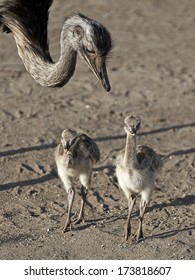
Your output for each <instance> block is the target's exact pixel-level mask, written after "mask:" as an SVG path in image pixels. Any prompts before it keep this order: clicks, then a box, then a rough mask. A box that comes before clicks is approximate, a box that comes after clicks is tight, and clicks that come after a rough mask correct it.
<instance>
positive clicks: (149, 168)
mask: <svg viewBox="0 0 195 280" xmlns="http://www.w3.org/2000/svg"><path fill="white" fill-rule="evenodd" d="M124 124H125V126H124V129H125V132H126V134H127V136H126V144H125V149H124V150H123V151H121V152H120V153H119V154H118V156H117V158H116V176H117V178H118V183H119V186H120V188H121V189H122V190H123V192H124V194H125V196H126V198H127V199H128V205H129V214H128V218H127V223H126V226H125V239H126V240H127V239H128V238H129V236H130V234H131V226H130V217H131V213H132V210H133V206H134V204H135V199H136V196H137V194H140V195H141V201H140V222H139V227H138V231H137V234H136V239H137V240H139V239H140V238H143V231H142V221H143V216H144V213H145V209H146V206H147V204H148V202H149V200H150V196H151V193H152V191H153V189H154V182H155V178H156V175H157V174H158V172H159V171H160V170H161V168H162V160H161V158H160V156H159V155H158V154H157V153H156V152H155V151H154V150H153V149H152V148H150V147H148V146H137V144H136V134H137V131H138V130H139V128H140V124H141V119H140V118H139V117H138V116H127V117H126V118H125V120H124Z"/></svg>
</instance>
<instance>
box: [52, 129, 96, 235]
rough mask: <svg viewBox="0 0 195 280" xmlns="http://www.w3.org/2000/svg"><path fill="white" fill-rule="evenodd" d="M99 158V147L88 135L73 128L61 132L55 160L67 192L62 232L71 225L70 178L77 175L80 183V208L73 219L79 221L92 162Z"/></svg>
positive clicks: (89, 180)
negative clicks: (64, 221) (77, 214)
mask: <svg viewBox="0 0 195 280" xmlns="http://www.w3.org/2000/svg"><path fill="white" fill-rule="evenodd" d="M99 158H100V152H99V148H98V146H97V144H96V143H95V142H94V141H93V139H91V138H90V137H89V136H88V135H86V134H84V133H77V132H76V130H73V129H66V130H64V131H63V132H62V138H61V142H60V143H59V145H58V146H57V147H56V150H55V161H56V165H57V169H58V174H59V177H60V179H61V180H62V182H63V184H64V187H65V189H66V191H67V193H68V216H67V219H66V223H65V226H64V229H63V230H64V232H65V231H66V230H67V228H68V227H69V226H70V227H71V225H72V221H71V210H72V204H73V201H74V195H75V190H74V186H73V180H72V179H73V178H77V177H78V178H79V180H80V183H81V209H80V213H79V216H78V219H76V221H74V223H79V222H80V221H82V220H83V216H84V204H85V201H86V196H87V191H88V188H89V187H90V183H91V174H92V168H93V164H94V163H96V162H97V161H98V160H99Z"/></svg>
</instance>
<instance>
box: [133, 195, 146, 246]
mask: <svg viewBox="0 0 195 280" xmlns="http://www.w3.org/2000/svg"><path fill="white" fill-rule="evenodd" d="M146 206H147V203H146V201H145V200H144V199H143V198H141V201H140V217H139V227H138V231H137V237H136V239H137V240H139V239H140V238H143V230H142V222H143V218H144V214H145V210H146Z"/></svg>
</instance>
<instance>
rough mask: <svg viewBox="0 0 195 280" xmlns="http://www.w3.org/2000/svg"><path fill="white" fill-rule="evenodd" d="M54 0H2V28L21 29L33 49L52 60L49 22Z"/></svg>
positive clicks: (0, 9) (0, 26)
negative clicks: (49, 42) (49, 49)
mask: <svg viewBox="0 0 195 280" xmlns="http://www.w3.org/2000/svg"><path fill="white" fill-rule="evenodd" d="M52 2H53V0H42V1H41V0H0V29H1V31H3V32H7V33H9V32H11V31H12V30H11V29H12V28H11V27H12V26H14V27H16V28H18V29H20V30H21V31H22V33H23V34H25V36H26V37H27V39H28V40H29V42H30V44H31V48H32V50H34V51H35V52H38V53H39V54H40V55H41V56H43V57H44V59H46V60H48V61H51V57H50V55H49V51H48V38H47V24H48V16H49V8H50V6H51V4H52Z"/></svg>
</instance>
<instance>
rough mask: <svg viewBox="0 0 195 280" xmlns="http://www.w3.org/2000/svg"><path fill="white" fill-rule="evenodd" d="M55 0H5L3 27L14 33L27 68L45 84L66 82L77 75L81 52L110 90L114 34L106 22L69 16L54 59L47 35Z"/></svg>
mask: <svg viewBox="0 0 195 280" xmlns="http://www.w3.org/2000/svg"><path fill="white" fill-rule="evenodd" d="M52 2H53V1H51V0H28V1H26V0H7V1H6V0H1V1H0V29H1V30H2V31H3V32H7V33H9V32H12V34H13V36H14V39H15V42H16V45H17V48H18V54H19V56H20V57H21V59H22V61H23V63H24V66H25V68H26V69H27V71H28V72H29V73H30V74H31V76H32V77H33V78H34V79H35V80H36V81H37V82H38V83H39V84H41V85H42V86H48V87H60V86H63V85H65V84H66V83H67V82H68V81H69V79H70V78H71V77H72V76H73V74H74V71H75V67H76V60H77V54H79V55H80V56H81V57H82V58H83V59H84V61H85V62H86V63H87V65H88V66H89V67H90V69H91V70H92V71H93V73H94V75H95V76H96V77H97V79H98V80H99V81H100V82H101V83H102V85H103V87H104V89H105V90H106V91H109V90H110V83H109V80H108V76H107V70H106V58H107V55H108V54H109V52H110V50H111V48H112V39H111V35H110V33H109V32H108V31H107V29H106V28H105V27H104V26H103V25H101V24H100V23H98V22H97V21H95V20H92V19H90V18H88V17H86V16H84V15H82V14H73V15H72V16H69V17H67V18H66V20H65V22H64V25H63V27H62V31H61V35H60V48H61V52H60V57H59V60H58V61H57V62H56V63H55V62H53V60H52V58H51V56H50V53H49V46H48V37H47V25H48V16H49V8H50V6H51V4H52Z"/></svg>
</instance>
